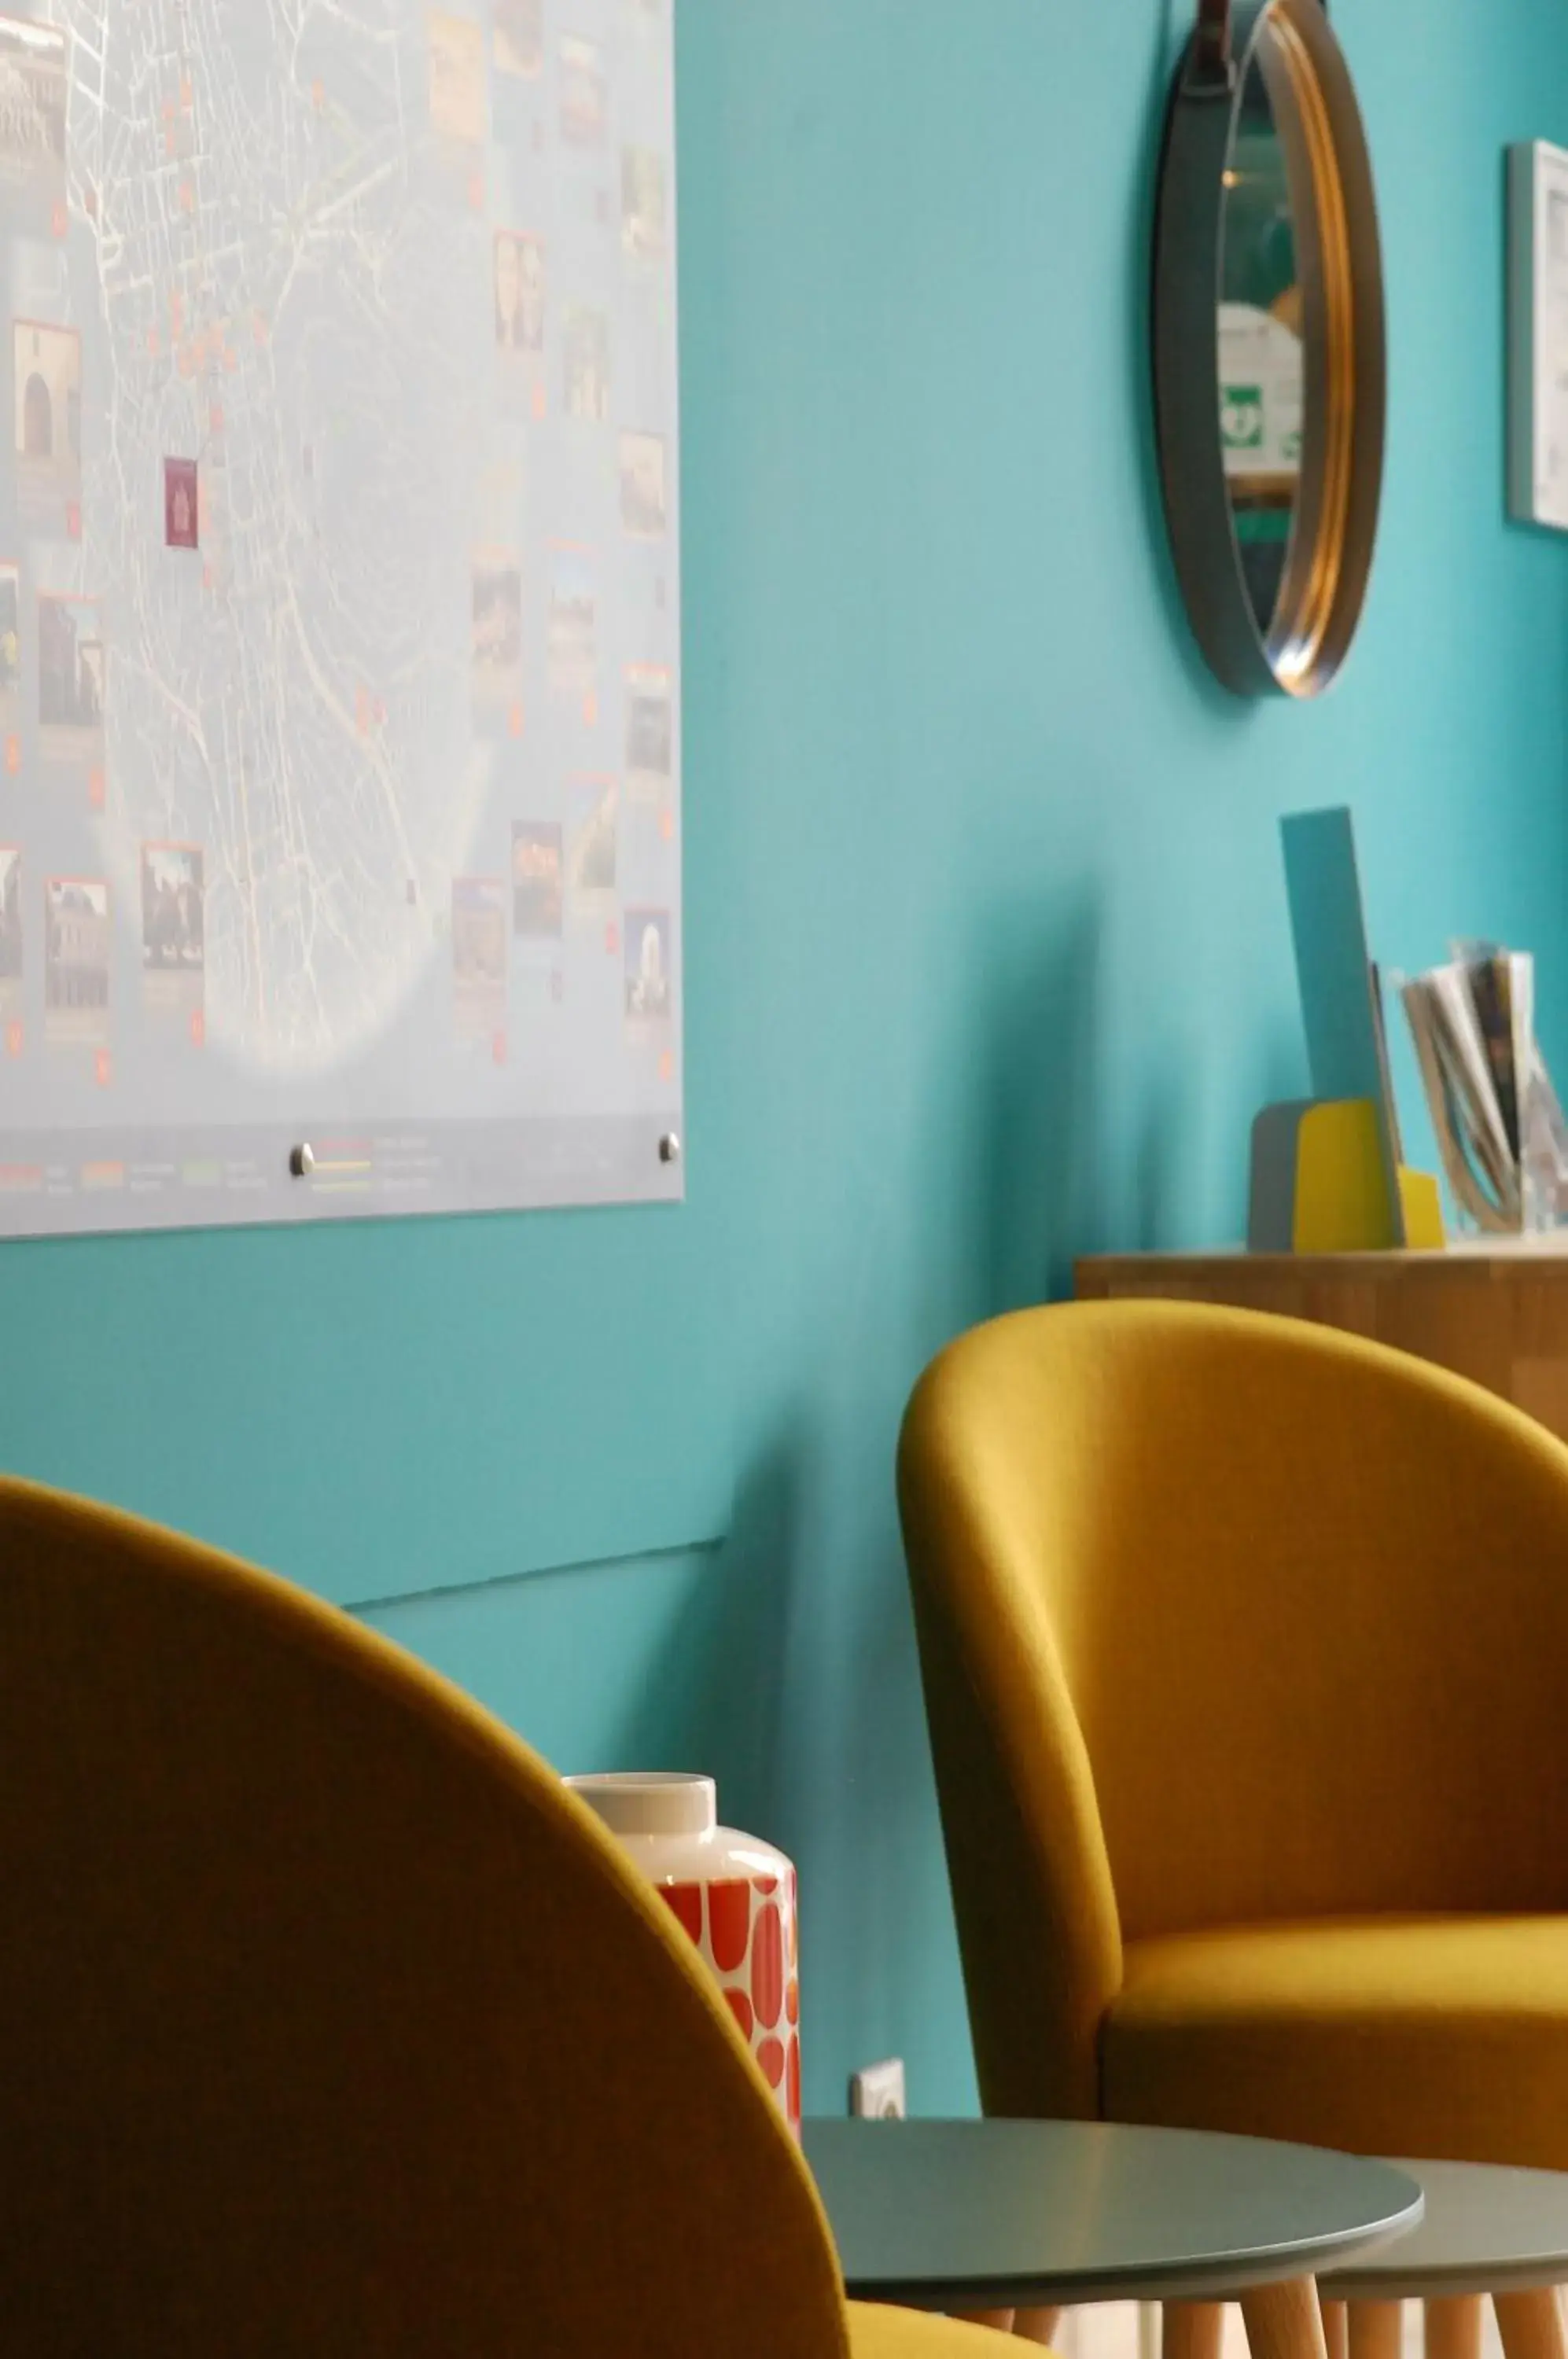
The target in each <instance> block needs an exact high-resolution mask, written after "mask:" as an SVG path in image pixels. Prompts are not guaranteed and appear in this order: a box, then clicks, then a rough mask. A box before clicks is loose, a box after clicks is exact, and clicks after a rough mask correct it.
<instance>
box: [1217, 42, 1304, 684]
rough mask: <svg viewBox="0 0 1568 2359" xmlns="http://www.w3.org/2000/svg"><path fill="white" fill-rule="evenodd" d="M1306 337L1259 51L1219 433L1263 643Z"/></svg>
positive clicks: (1245, 105) (1286, 504)
mask: <svg viewBox="0 0 1568 2359" xmlns="http://www.w3.org/2000/svg"><path fill="white" fill-rule="evenodd" d="M1301 331H1302V318H1301V283H1300V279H1299V276H1298V272H1297V266H1296V233H1295V223H1294V219H1293V216H1292V212H1291V208H1290V181H1289V178H1288V175H1287V171H1286V162H1285V150H1284V147H1283V144H1282V142H1281V140H1280V138H1279V132H1278V129H1277V127H1276V125H1275V121H1274V114H1273V110H1272V108H1271V106H1270V104H1269V92H1268V89H1267V87H1266V85H1265V82H1264V79H1263V74H1262V72H1261V71H1260V69H1259V66H1258V59H1257V56H1256V54H1255V55H1254V57H1253V58H1252V60H1251V61H1250V63H1249V66H1248V69H1247V79H1246V82H1245V84H1244V87H1243V91H1242V97H1241V103H1240V105H1239V107H1238V108H1237V110H1236V130H1235V136H1234V137H1233V139H1232V141H1231V148H1230V157H1229V160H1228V163H1227V166H1226V169H1225V210H1224V215H1223V229H1222V240H1221V261H1220V302H1219V344H1220V366H1219V379H1220V434H1221V440H1222V441H1223V444H1224V449H1225V484H1226V489H1227V491H1228V493H1229V495H1230V510H1231V518H1232V523H1233V525H1234V527H1235V532H1236V549H1237V552H1238V555H1239V557H1240V560H1241V569H1242V574H1243V578H1244V579H1245V581H1246V583H1247V596H1248V598H1249V599H1250V601H1251V603H1252V611H1253V614H1255V616H1256V617H1257V621H1258V630H1259V632H1260V633H1261V634H1262V636H1264V637H1265V638H1267V637H1268V636H1269V631H1270V629H1271V627H1272V625H1273V622H1274V618H1275V614H1276V612H1277V610H1278V608H1279V592H1280V589H1281V586H1282V585H1283V582H1284V579H1285V571H1286V567H1287V565H1288V563H1289V560H1290V538H1291V533H1292V530H1293V528H1294V525H1295V520H1296V512H1297V494H1298V491H1299V489H1300V485H1301V417H1302V401H1303V386H1304V364H1303V355H1302V343H1301Z"/></svg>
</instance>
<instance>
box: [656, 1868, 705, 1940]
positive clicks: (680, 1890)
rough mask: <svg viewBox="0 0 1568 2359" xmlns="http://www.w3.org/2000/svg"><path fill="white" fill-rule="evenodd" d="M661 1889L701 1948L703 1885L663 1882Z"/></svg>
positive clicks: (672, 1908)
mask: <svg viewBox="0 0 1568 2359" xmlns="http://www.w3.org/2000/svg"><path fill="white" fill-rule="evenodd" d="M659 1891H660V1892H661V1893H662V1894H663V1896H664V1899H665V1901H666V1903H667V1904H668V1906H669V1907H670V1909H671V1910H672V1911H673V1912H674V1914H675V1915H676V1916H677V1917H678V1918H679V1919H681V1924H682V1925H684V1927H685V1928H686V1930H687V1931H688V1933H690V1934H691V1939H692V1940H693V1941H695V1942H696V1944H697V1947H698V1948H699V1949H701V1948H702V1886H701V1885H700V1884H661V1885H660V1886H659Z"/></svg>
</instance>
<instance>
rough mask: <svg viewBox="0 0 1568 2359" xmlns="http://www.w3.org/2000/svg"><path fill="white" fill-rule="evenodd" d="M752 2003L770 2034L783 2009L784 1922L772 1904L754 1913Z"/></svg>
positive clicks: (769, 1903)
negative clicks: (755, 1923)
mask: <svg viewBox="0 0 1568 2359" xmlns="http://www.w3.org/2000/svg"><path fill="white" fill-rule="evenodd" d="M751 2000H752V2005H753V2006H755V2007H756V2009H757V2021H758V2023H760V2024H762V2025H763V2026H764V2027H766V2028H767V2029H768V2030H769V2031H771V2030H772V2028H773V2027H774V2025H775V2024H776V2023H777V2022H778V2020H779V2013H780V2010H781V2009H782V2007H783V2005H784V1920H783V1919H782V1918H781V1917H780V1916H779V1911H778V1909H777V1908H775V1906H774V1904H773V1902H772V1901H771V1900H769V1901H768V1902H766V1903H765V1904H764V1906H763V1907H762V1908H760V1909H759V1910H758V1911H757V1928H756V1930H755V1932H754V1933H753V1935H752V1941H751Z"/></svg>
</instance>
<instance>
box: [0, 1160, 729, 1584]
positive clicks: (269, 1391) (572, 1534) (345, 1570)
mask: <svg viewBox="0 0 1568 2359" xmlns="http://www.w3.org/2000/svg"><path fill="white" fill-rule="evenodd" d="M695 1162H696V1165H697V1171H696V1173H695V1174H694V1177H693V1191H694V1193H695V1195H696V1196H697V1199H698V1204H699V1207H700V1205H701V1201H702V1177H701V1171H702V1158H701V1156H700V1155H699V1156H698V1157H697V1158H695ZM701 1222H702V1213H701V1210H700V1209H699V1210H698V1211H697V1212H696V1214H695V1217H692V1216H691V1215H690V1214H689V1212H687V1211H682V1210H680V1209H676V1208H673V1207H671V1208H668V1209H666V1208H660V1209H659V1210H657V1211H651V1212H649V1211H637V1212H615V1213H587V1212H583V1213H577V1212H569V1213H559V1214H558V1213H539V1214H532V1215H522V1216H515V1217H512V1218H497V1219H477V1220H469V1221H439V1220H438V1221H413V1222H374V1223H365V1224H363V1225H358V1224H356V1225H355V1226H354V1228H353V1229H352V1230H336V1231H328V1230H311V1231H309V1232H305V1233H299V1232H293V1233H290V1232H285V1231H282V1230H275V1229H258V1230H252V1231H248V1232H244V1233H238V1234H226V1235H225V1234H218V1233H216V1232H208V1233H206V1234H187V1235H177V1236H158V1237H137V1238H133V1239H125V1240H105V1239H93V1240H85V1241H82V1242H76V1243H50V1244H48V1245H15V1244H13V1245H5V1246H0V1334H4V1336H5V1339H6V1348H5V1365H6V1376H5V1386H4V1390H3V1391H0V1464H4V1465H5V1466H6V1467H8V1468H10V1469H12V1470H13V1471H16V1472H17V1473H25V1474H27V1475H29V1476H31V1477H32V1478H33V1479H34V1480H35V1481H38V1482H45V1483H54V1484H59V1485H60V1487H62V1488H64V1489H68V1490H74V1491H80V1492H82V1493H85V1494H86V1495H89V1496H90V1497H95V1498H103V1499H108V1500H112V1501H114V1502H115V1503H116V1504H118V1505H119V1506H126V1507H130V1508H132V1509H134V1510H135V1511H136V1513H138V1514H142V1515H147V1516H151V1517H154V1518H156V1519H157V1520H159V1521H162V1522H166V1523H169V1524H173V1525H175V1526H177V1527H180V1529H182V1530H185V1531H190V1532H193V1533H195V1534H197V1535H198V1536H199V1537H201V1538H204V1539H210V1540H212V1541H213V1542H215V1543H216V1544H218V1545H219V1546H222V1547H224V1548H229V1549H235V1550H237V1551H238V1552H239V1553H240V1554H241V1555H244V1556H247V1557H249V1558H251V1559H253V1560H255V1561H256V1562H259V1563H261V1564H266V1565H269V1566H273V1567H275V1568H276V1569H277V1570H278V1571H282V1572H286V1573H288V1574H289V1576H290V1577H291V1578H292V1579H294V1580H296V1581H301V1582H305V1583H306V1584H307V1585H308V1586H310V1588H312V1589H314V1590H316V1591H317V1592H318V1593H320V1594H321V1595H322V1596H324V1597H328V1598H331V1599H332V1600H333V1601H334V1602H335V1603H340V1604H345V1603H353V1602H354V1601H355V1600H358V1599H364V1598H385V1597H393V1596H397V1595H401V1594H403V1593H407V1592H409V1591H425V1590H430V1589H438V1588H442V1587H446V1586H448V1585H454V1586H460V1587H461V1586H463V1585H465V1584H467V1583H470V1582H484V1581H491V1580H495V1579H499V1578H504V1577H506V1576H509V1575H515V1574H517V1573H523V1572H529V1571H537V1570H539V1569H540V1568H541V1567H545V1566H549V1565H556V1564H564V1563H572V1562H578V1561H583V1560H590V1559H598V1558H604V1557H617V1556H626V1555H629V1554H632V1553H635V1552H637V1551H639V1550H642V1549H662V1548H669V1547H675V1546H681V1545H684V1544H686V1543H688V1542H693V1541H701V1540H711V1539H713V1538H715V1537H716V1536H717V1535H718V1534H720V1533H721V1532H722V1531H723V1530H724V1528H725V1526H726V1523H727V1520H728V1516H729V1511H730V1501H731V1496H732V1491H733V1470H732V1462H731V1455H730V1451H731V1440H730V1422H729V1415H728V1404H727V1400H726V1395H725V1386H724V1378H723V1364H722V1358H721V1355H720V1353H718V1351H717V1350H716V1349H715V1345H714V1343H713V1327H714V1320H713V1314H712V1313H710V1314H709V1315H707V1316H704V1315H703V1309H704V1306H705V1305H708V1304H710V1303H712V1302H713V1300H714V1299H715V1294H716V1288H717V1278H718V1273H717V1271H716V1270H714V1269H713V1268H711V1267H708V1266H705V1265H704V1259H703V1256H702V1247H701V1244H700V1240H701V1238H702V1227H701V1225H700V1223H701ZM89 1335H91V1338H92V1341H91V1344H90V1345H89V1344H88V1343H87V1340H86V1339H87V1337H88V1336H89Z"/></svg>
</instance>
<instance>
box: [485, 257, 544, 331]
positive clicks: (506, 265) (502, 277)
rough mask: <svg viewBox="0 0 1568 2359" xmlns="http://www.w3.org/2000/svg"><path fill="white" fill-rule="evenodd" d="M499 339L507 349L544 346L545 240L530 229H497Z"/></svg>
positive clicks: (496, 293) (496, 297)
mask: <svg viewBox="0 0 1568 2359" xmlns="http://www.w3.org/2000/svg"><path fill="white" fill-rule="evenodd" d="M495 343H496V347H497V349H498V350H499V351H501V352H503V353H541V352H543V350H544V241H543V239H542V238H538V237H535V236H533V235H532V234H531V233H529V232H528V231H527V230H520V229H498V230H497V231H496V233H495Z"/></svg>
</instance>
